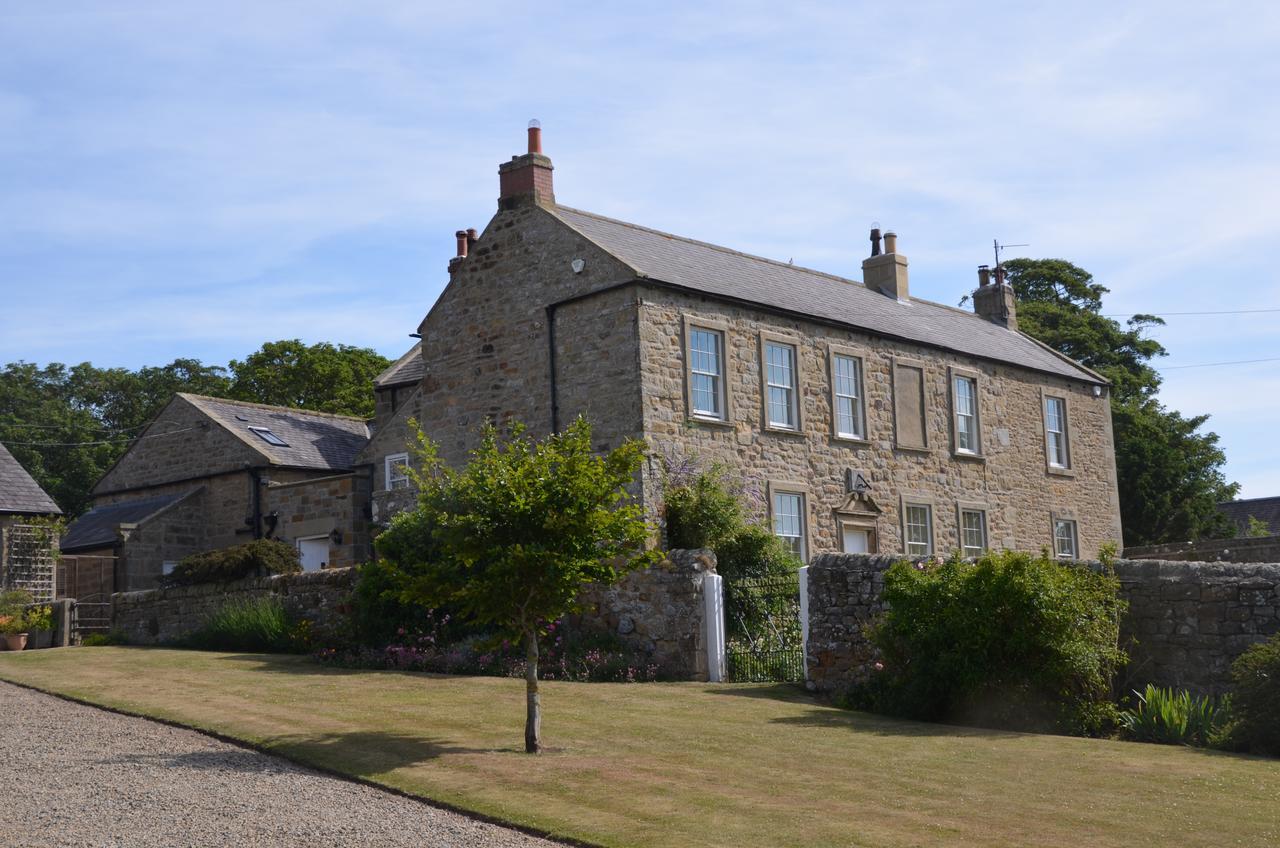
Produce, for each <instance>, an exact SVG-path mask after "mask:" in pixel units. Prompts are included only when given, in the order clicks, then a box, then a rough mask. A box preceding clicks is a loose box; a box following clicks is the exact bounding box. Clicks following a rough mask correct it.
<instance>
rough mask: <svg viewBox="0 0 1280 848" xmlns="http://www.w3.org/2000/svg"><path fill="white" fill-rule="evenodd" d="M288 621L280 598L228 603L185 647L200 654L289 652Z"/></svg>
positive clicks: (251, 599)
mask: <svg viewBox="0 0 1280 848" xmlns="http://www.w3.org/2000/svg"><path fill="white" fill-rule="evenodd" d="M290 633H291V628H290V625H289V618H288V616H287V615H285V611H284V605H283V604H281V603H280V599H279V598H275V597H269V596H268V597H261V598H247V599H236V600H232V601H228V602H227V603H226V604H224V605H223V606H222V607H221V608H220V609H219V610H218V611H217V612H215V613H214V614H213V615H212V616H211V617H210V618H209V620H208V621H206V622H205V623H204V625H203V626H202V627H201V628H200V629H199V630H197V631H195V632H194V633H192V634H190V635H189V636H187V638H186V639H184V640H183V642H182V644H183V645H184V646H185V647H189V648H195V649H197V650H201V651H252V652H268V651H287V650H289V649H290V648H291V647H292V644H291V640H290V638H289V637H290Z"/></svg>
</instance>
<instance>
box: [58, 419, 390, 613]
mask: <svg viewBox="0 0 1280 848" xmlns="http://www.w3.org/2000/svg"><path fill="white" fill-rule="evenodd" d="M368 439H369V429H368V425H367V424H366V422H365V421H363V420H362V419H359V418H350V417H347V416H341V415H329V414H326V413H322V412H308V411H303V410H297V409H285V408H282V407H275V406H264V405H261V404H254V403H243V402H240V401H232V400H222V399H219V398H210V397H202V396H199V395H191V394H178V395H176V396H175V397H174V398H173V400H172V401H170V403H169V404H168V405H167V406H166V407H165V408H164V410H162V411H161V413H160V414H159V415H158V416H156V418H155V419H154V420H153V421H152V422H151V423H150V424H149V425H148V426H147V428H146V429H145V430H144V431H143V432H142V434H141V436H140V437H139V438H138V439H137V440H136V441H135V442H134V443H133V444H132V445H131V446H130V448H129V450H128V451H126V452H125V454H124V455H123V456H122V457H121V458H120V459H119V461H117V462H116V464H115V465H114V466H113V467H112V468H111V469H109V470H108V471H107V473H106V474H105V475H103V477H102V479H101V480H99V481H98V483H97V485H96V486H94V489H93V507H92V508H91V509H90V510H89V511H88V512H86V513H85V514H84V515H82V516H80V517H79V518H78V519H77V520H76V521H75V522H73V523H72V524H71V526H70V527H69V528H68V530H67V534H66V535H65V536H64V537H63V540H62V552H63V554H64V555H75V556H77V557H81V558H87V557H104V558H114V570H115V574H114V577H113V579H112V580H110V581H108V582H109V583H110V584H112V585H113V586H114V590H115V591H135V590H139V589H150V588H153V587H154V586H155V583H156V579H157V578H158V577H160V576H161V575H162V574H164V573H167V572H168V570H169V569H170V568H172V566H173V565H174V564H175V563H176V562H177V561H178V560H180V559H181V558H182V557H184V556H187V555H189V554H193V553H199V552H201V551H207V550H212V549H215V548H224V547H230V546H231V545H235V544H239V543H241V542H246V541H250V540H252V539H258V538H276V539H281V540H283V541H287V542H290V543H292V544H295V545H297V547H298V549H299V551H300V552H301V554H302V560H303V567H304V568H305V569H306V570H318V569H320V568H324V567H337V566H347V565H354V564H355V563H357V562H360V561H362V560H363V559H364V558H365V557H366V555H367V552H368V551H369V549H370V542H369V522H368V508H369V499H368V493H369V486H368V475H367V474H365V473H362V472H361V471H359V470H358V469H357V468H356V462H355V460H356V455H357V454H358V453H359V452H360V450H361V449H362V448H363V447H364V445H365V444H366V442H367V441H368Z"/></svg>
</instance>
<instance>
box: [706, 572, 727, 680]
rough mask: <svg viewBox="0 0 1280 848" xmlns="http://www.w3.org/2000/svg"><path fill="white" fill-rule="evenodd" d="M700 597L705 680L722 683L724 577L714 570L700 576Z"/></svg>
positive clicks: (723, 665) (723, 666)
mask: <svg viewBox="0 0 1280 848" xmlns="http://www.w3.org/2000/svg"><path fill="white" fill-rule="evenodd" d="M702 599H703V602H704V604H705V607H704V610H705V614H704V615H703V617H702V618H703V630H704V631H705V634H706V643H707V680H708V681H710V682H711V683H722V682H724V678H725V663H724V648H725V646H724V578H723V577H721V576H720V575H719V574H716V573H714V572H707V573H706V574H704V575H703V577H702Z"/></svg>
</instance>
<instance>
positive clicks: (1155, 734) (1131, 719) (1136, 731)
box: [1120, 684, 1231, 747]
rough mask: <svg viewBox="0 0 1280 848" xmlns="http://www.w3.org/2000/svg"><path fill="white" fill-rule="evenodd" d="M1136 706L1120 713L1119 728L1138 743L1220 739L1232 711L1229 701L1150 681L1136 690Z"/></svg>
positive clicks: (1202, 742) (1204, 743)
mask: <svg viewBox="0 0 1280 848" xmlns="http://www.w3.org/2000/svg"><path fill="white" fill-rule="evenodd" d="M1133 694H1134V697H1135V698H1137V702H1136V703H1135V704H1134V707H1133V709H1129V710H1124V711H1122V712H1121V713H1120V728H1121V730H1122V731H1123V732H1124V735H1125V736H1126V737H1127V738H1129V739H1132V740H1134V741H1136V742H1156V743H1159V744H1162V745H1197V746H1200V747H1205V746H1208V745H1211V744H1213V743H1214V742H1215V740H1217V739H1218V738H1220V736H1221V734H1222V731H1223V728H1224V727H1225V726H1226V724H1227V718H1228V715H1229V714H1230V709H1231V708H1230V701H1229V699H1227V698H1223V699H1221V700H1219V699H1217V698H1211V697H1202V696H1198V695H1192V694H1191V693H1190V692H1187V691H1186V690H1183V691H1180V692H1175V691H1174V690H1173V689H1164V688H1160V687H1157V686H1152V685H1151V684H1147V688H1146V690H1145V691H1143V692H1138V691H1136V690H1135V691H1134V693H1133Z"/></svg>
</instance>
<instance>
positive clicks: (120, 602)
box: [111, 568, 355, 645]
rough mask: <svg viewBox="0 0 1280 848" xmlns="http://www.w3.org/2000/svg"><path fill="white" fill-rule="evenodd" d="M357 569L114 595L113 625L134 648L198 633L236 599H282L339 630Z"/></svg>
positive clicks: (291, 609) (297, 612)
mask: <svg viewBox="0 0 1280 848" xmlns="http://www.w3.org/2000/svg"><path fill="white" fill-rule="evenodd" d="M354 582H355V569H351V568H336V569H329V570H326V571H316V572H310V573H307V574H280V575H275V576H272V577H265V578H250V579H247V580H239V581H236V582H235V583H207V584H202V585H198V586H178V587H174V588H171V589H152V590H150V591H146V592H119V593H116V594H115V595H112V596H111V627H112V629H113V630H119V631H121V632H122V633H123V634H124V636H125V638H126V639H127V640H128V641H129V642H130V643H131V644H135V645H157V644H164V643H167V642H173V641H175V640H177V639H180V638H182V637H183V636H186V635H187V634H189V633H191V632H193V631H194V630H197V629H199V627H200V626H201V625H202V624H204V622H206V621H207V620H208V619H209V617H210V616H211V615H213V613H215V612H216V611H217V610H218V609H220V608H221V607H222V606H223V605H224V604H226V603H228V602H230V601H232V600H241V599H249V598H259V597H267V596H273V595H274V596H275V597H278V598H279V599H280V601H281V603H282V604H283V605H284V608H285V611H286V612H288V613H289V614H290V615H294V616H297V617H299V618H306V619H309V620H311V621H312V622H313V624H314V625H315V627H316V628H317V629H326V628H329V627H332V626H336V625H337V624H338V623H339V622H340V620H341V619H342V618H343V617H344V616H345V615H346V614H347V607H348V605H349V604H350V602H351V590H352V586H353V585H354Z"/></svg>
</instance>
